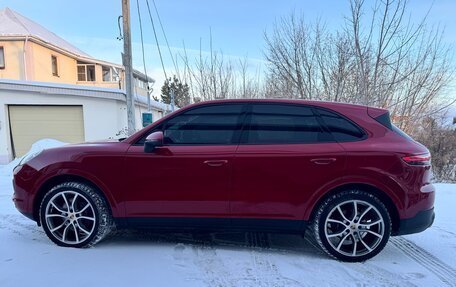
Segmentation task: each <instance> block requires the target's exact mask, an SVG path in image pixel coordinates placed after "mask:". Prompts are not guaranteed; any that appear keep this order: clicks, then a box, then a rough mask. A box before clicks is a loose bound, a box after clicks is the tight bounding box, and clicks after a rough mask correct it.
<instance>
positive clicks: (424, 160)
mask: <svg viewBox="0 0 456 287" xmlns="http://www.w3.org/2000/svg"><path fill="white" fill-rule="evenodd" d="M402 160H403V161H405V162H406V163H408V164H410V165H430V164H431V155H430V154H429V153H425V154H418V155H409V156H404V157H402Z"/></svg>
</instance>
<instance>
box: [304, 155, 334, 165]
mask: <svg viewBox="0 0 456 287" xmlns="http://www.w3.org/2000/svg"><path fill="white" fill-rule="evenodd" d="M310 161H311V162H313V163H314V164H318V165H323V164H330V163H333V162H335V161H336V159H335V158H333V157H328V158H313V159H311V160H310Z"/></svg>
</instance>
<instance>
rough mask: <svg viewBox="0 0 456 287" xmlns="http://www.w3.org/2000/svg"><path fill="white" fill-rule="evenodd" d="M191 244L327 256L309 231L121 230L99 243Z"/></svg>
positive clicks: (133, 244)
mask: <svg viewBox="0 0 456 287" xmlns="http://www.w3.org/2000/svg"><path fill="white" fill-rule="evenodd" d="M177 244H184V245H191V246H194V247H201V248H217V249H230V250H233V249H235V250H238V251H244V250H245V251H251V250H262V251H267V252H273V253H287V254H290V253H294V254H297V255H300V256H302V255H303V254H306V255H309V256H312V257H315V258H320V257H323V258H328V257H327V256H326V255H325V254H324V253H323V251H321V249H320V248H319V247H318V246H317V243H316V242H315V240H314V238H313V237H312V236H311V235H308V234H306V236H304V237H303V236H302V235H299V234H277V233H274V234H272V233H264V232H185V233H175V232H157V231H149V230H136V229H131V230H130V229H128V230H119V231H116V232H114V233H113V234H112V235H110V236H109V237H108V238H106V239H105V240H103V241H102V242H100V243H98V244H97V246H100V247H101V248H103V246H110V247H115V246H136V245H141V246H142V247H144V246H151V247H152V246H163V245H177Z"/></svg>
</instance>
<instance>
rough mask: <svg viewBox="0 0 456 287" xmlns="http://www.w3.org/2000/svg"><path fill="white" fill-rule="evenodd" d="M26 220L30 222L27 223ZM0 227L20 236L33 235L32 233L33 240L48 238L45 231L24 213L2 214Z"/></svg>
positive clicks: (0, 215)
mask: <svg viewBox="0 0 456 287" xmlns="http://www.w3.org/2000/svg"><path fill="white" fill-rule="evenodd" d="M24 220H26V221H28V222H27V223H26V222H24ZM0 229H6V230H9V231H11V232H12V233H14V234H16V235H18V236H20V237H31V236H30V235H32V237H33V238H32V239H33V240H40V241H45V240H46V239H45V236H44V231H43V230H42V229H41V228H39V227H38V226H37V225H36V224H34V223H33V222H31V221H30V220H28V219H25V218H24V217H23V216H22V215H16V214H0ZM36 235H38V236H36Z"/></svg>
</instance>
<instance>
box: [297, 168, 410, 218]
mask: <svg viewBox="0 0 456 287" xmlns="http://www.w3.org/2000/svg"><path fill="white" fill-rule="evenodd" d="M349 184H365V185H370V186H372V187H375V188H377V189H378V190H380V191H382V192H383V193H384V194H385V195H386V196H388V197H389V198H390V199H391V200H392V201H393V202H394V203H395V204H396V207H395V208H396V209H397V210H398V212H399V215H400V217H402V216H404V213H403V212H402V210H404V206H405V203H404V199H403V198H404V191H403V190H402V189H401V188H400V186H399V185H398V184H397V183H396V182H395V181H393V180H392V179H391V178H388V181H387V182H382V181H380V180H378V179H376V178H374V177H368V176H361V175H354V176H345V177H342V178H338V179H336V180H334V181H331V182H329V183H327V184H325V185H323V186H322V187H320V188H319V189H318V190H317V191H315V192H314V193H313V194H312V196H311V197H310V198H309V202H308V204H307V208H306V211H305V212H304V217H303V220H310V216H311V214H312V212H313V210H314V209H315V208H316V205H317V204H318V203H319V201H320V200H321V199H322V198H323V197H324V196H325V195H326V194H328V193H329V192H330V191H332V190H334V189H337V188H340V187H343V186H345V185H349ZM389 186H394V187H396V188H394V190H393V189H391V188H390V187H389Z"/></svg>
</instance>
